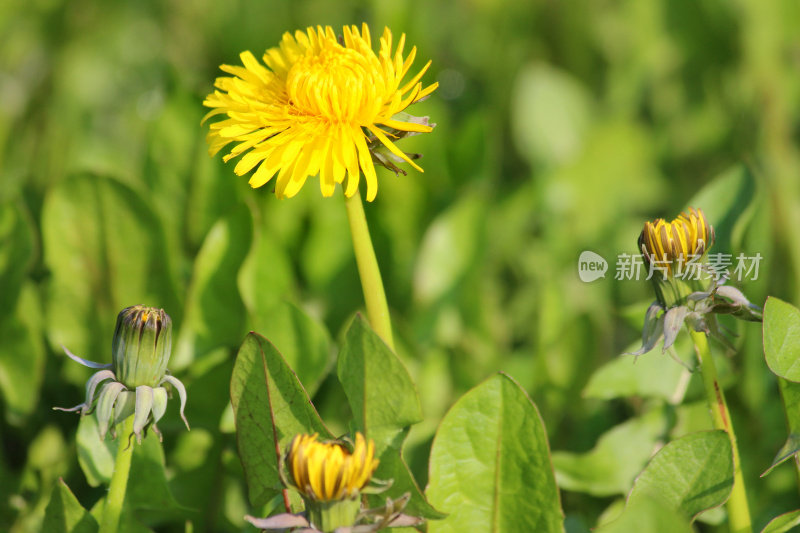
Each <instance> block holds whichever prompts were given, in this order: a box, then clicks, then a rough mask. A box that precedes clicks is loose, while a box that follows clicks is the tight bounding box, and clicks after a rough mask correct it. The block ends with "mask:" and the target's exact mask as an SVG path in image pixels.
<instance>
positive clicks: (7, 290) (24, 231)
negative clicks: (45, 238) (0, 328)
mask: <svg viewBox="0 0 800 533" xmlns="http://www.w3.org/2000/svg"><path fill="white" fill-rule="evenodd" d="M35 245H36V236H35V233H34V227H33V221H32V220H30V215H29V214H28V212H27V210H26V209H25V206H24V204H23V203H22V202H21V201H19V202H5V203H4V204H2V205H0V324H2V322H3V319H4V318H5V316H6V315H7V314H10V311H12V310H13V309H15V308H16V305H17V296H18V295H19V291H20V288H21V287H22V282H23V280H24V279H25V275H26V274H27V273H28V270H29V269H30V268H31V262H32V261H33V258H34V250H35Z"/></svg>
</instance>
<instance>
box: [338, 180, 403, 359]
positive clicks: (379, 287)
mask: <svg viewBox="0 0 800 533" xmlns="http://www.w3.org/2000/svg"><path fill="white" fill-rule="evenodd" d="M344 202H345V206H347V219H348V220H349V221H350V235H351V236H352V238H353V250H354V251H355V254H356V264H357V265H358V275H359V277H360V278H361V288H362V290H363V291H364V302H365V303H366V305H367V318H368V319H369V323H370V325H371V326H372V329H374V330H375V333H377V334H378V335H379V336H380V337H381V338H382V339H383V342H385V343H386V344H387V345H388V346H389V348H391V349H392V350H394V340H393V339H392V323H391V319H390V317H389V305H388V304H387V303H386V292H385V291H384V290H383V281H382V280H381V271H380V269H379V268H378V260H377V259H376V258H375V250H374V249H373V248H372V239H371V238H370V236H369V228H368V227H367V218H366V217H365V216H364V206H363V204H362V203H361V195H360V194H359V193H358V192H356V194H354V195H353V196H351V197H350V198H345V201H344Z"/></svg>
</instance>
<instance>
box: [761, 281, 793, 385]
mask: <svg viewBox="0 0 800 533" xmlns="http://www.w3.org/2000/svg"><path fill="white" fill-rule="evenodd" d="M763 328H764V356H765V357H766V359H767V366H769V369H770V370H772V372H773V373H775V374H776V375H778V376H780V377H782V378H784V379H788V380H789V381H794V382H800V310H798V309H797V308H796V307H794V306H793V305H791V304H788V303H786V302H784V301H783V300H779V299H778V298H775V297H774V296H770V297H769V298H767V302H766V303H765V304H764V326H763Z"/></svg>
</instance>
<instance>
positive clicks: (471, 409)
mask: <svg viewBox="0 0 800 533" xmlns="http://www.w3.org/2000/svg"><path fill="white" fill-rule="evenodd" d="M426 493H427V495H428V498H429V499H430V501H431V503H432V504H433V505H435V506H436V507H437V508H439V509H441V510H442V511H444V512H447V513H450V515H449V516H448V517H447V518H446V519H444V520H441V521H432V522H430V523H429V524H428V531H429V532H430V533H439V532H451V531H452V532H462V531H496V532H499V531H537V532H545V531H564V515H563V512H562V511H561V504H560V500H559V493H558V488H557V487H556V483H555V478H554V475H553V467H552V465H551V463H550V449H549V446H548V443H547V434H546V432H545V428H544V424H543V423H542V419H541V417H540V415H539V411H538V409H537V408H536V406H535V405H534V404H533V402H531V400H530V398H529V397H528V395H527V394H526V393H525V391H524V390H522V389H521V388H520V387H519V385H517V383H516V382H514V381H513V380H512V379H511V378H510V377H508V376H507V375H505V374H503V373H500V374H497V375H495V376H493V377H491V378H489V379H488V380H486V381H484V382H483V383H482V384H480V385H478V386H477V387H475V388H474V389H472V390H471V391H469V392H467V393H466V394H465V395H464V396H462V397H461V398H460V399H459V400H458V401H457V402H456V404H455V405H454V406H453V407H452V409H450V411H449V412H448V413H447V414H446V415H445V417H444V419H443V420H442V422H441V424H440V425H439V429H438V431H437V432H436V437H435V439H434V441H433V447H432V449H431V459H430V481H429V484H428V488H427V491H426Z"/></svg>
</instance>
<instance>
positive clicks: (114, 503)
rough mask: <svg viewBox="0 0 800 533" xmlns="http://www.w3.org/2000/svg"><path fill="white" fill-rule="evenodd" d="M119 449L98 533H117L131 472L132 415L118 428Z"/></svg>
mask: <svg viewBox="0 0 800 533" xmlns="http://www.w3.org/2000/svg"><path fill="white" fill-rule="evenodd" d="M118 427H119V428H121V429H122V431H118V437H117V438H118V439H119V447H118V448H117V460H116V462H115V463H114V474H113V475H112V476H111V486H109V488H108V496H106V504H105V507H104V509H103V522H102V523H101V524H100V533H117V529H119V518H120V516H121V515H122V504H123V503H124V502H125V491H126V490H127V488H128V474H129V473H130V471H131V457H133V443H132V442H131V438H130V437H131V434H132V433H133V415H131V416H129V417H128V418H127V419H125V421H124V422H122V423H121V424H120V425H119V426H118Z"/></svg>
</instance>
